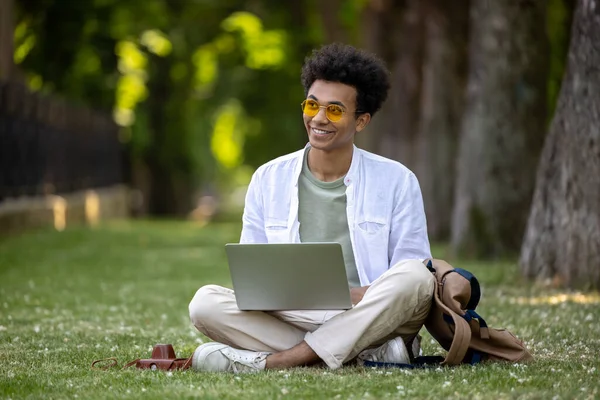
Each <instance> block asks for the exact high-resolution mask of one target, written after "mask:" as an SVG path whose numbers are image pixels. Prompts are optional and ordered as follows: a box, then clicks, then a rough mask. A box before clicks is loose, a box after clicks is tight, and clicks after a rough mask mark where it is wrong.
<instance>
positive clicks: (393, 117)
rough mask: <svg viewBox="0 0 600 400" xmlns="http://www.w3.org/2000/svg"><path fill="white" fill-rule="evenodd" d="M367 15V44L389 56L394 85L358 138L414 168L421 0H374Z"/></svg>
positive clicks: (421, 26)
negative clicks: (378, 110)
mask: <svg viewBox="0 0 600 400" xmlns="http://www.w3.org/2000/svg"><path fill="white" fill-rule="evenodd" d="M363 19H364V20H363V22H364V26H365V27H364V29H363V32H365V37H364V38H363V41H364V43H365V47H366V48H367V49H369V50H370V51H373V52H374V53H376V54H377V55H379V56H380V57H381V58H382V59H383V60H384V61H386V63H387V66H388V68H389V69H390V72H391V84H392V88H391V90H390V93H389V96H388V100H387V101H386V103H385V104H384V106H383V107H382V109H381V111H380V112H379V113H378V114H377V115H376V116H375V118H374V119H373V122H372V123H371V124H370V126H369V128H368V129H367V131H365V132H364V133H361V134H359V135H358V137H357V143H358V144H359V145H360V146H361V147H364V148H366V149H367V150H370V151H373V152H376V153H378V154H381V155H383V156H385V157H389V158H391V159H395V160H398V161H400V162H402V163H403V164H404V165H406V166H407V167H408V168H411V169H414V168H415V165H416V159H417V157H416V152H415V148H416V138H417V136H418V135H417V133H418V129H419V126H418V122H419V107H420V98H421V70H422V58H423V30H424V29H423V18H422V3H421V1H420V0H405V1H385V0H371V1H370V2H369V4H368V5H367V7H366V8H365V11H364V15H363Z"/></svg>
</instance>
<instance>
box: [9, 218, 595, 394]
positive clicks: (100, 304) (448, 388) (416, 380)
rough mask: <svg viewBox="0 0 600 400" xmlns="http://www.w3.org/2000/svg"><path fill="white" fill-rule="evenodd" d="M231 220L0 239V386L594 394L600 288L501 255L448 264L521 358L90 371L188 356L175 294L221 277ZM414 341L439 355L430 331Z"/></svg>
mask: <svg viewBox="0 0 600 400" xmlns="http://www.w3.org/2000/svg"><path fill="white" fill-rule="evenodd" d="M239 229H240V226H239V225H238V224H225V223H223V224H216V225H209V226H206V227H204V228H201V227H198V226H196V225H193V224H191V223H183V222H148V221H134V222H114V223H110V224H106V225H103V226H102V227H100V228H97V229H93V230H91V229H84V228H73V229H68V230H67V231H65V232H54V231H43V232H36V233H29V234H26V235H23V236H19V237H16V238H10V239H5V240H3V241H2V242H0V398H13V399H16V398H80V399H91V398H98V399H100V398H111V399H112V398H214V399H226V398H341V399H349V398H401V397H408V398H449V397H460V398H482V399H483V398H486V399H487V398H516V397H519V398H563V399H571V398H598V397H600V362H599V361H598V357H599V356H600V338H599V336H600V307H599V305H600V297H599V296H598V294H597V293H586V294H583V295H581V296H579V297H577V296H576V294H574V293H566V292H560V291H557V290H552V289H547V288H541V287H535V286H531V285H528V284H527V283H525V282H523V281H522V280H521V279H519V277H518V273H517V269H516V266H515V265H514V262H511V261H506V262H499V263H494V264H492V263H487V264H485V263H481V262H471V261H464V262H454V264H455V265H460V266H462V267H464V268H467V269H469V270H471V271H472V272H474V273H476V275H477V276H478V278H479V279H480V281H481V282H482V285H483V288H484V291H483V299H482V302H481V304H480V306H479V308H478V310H479V311H480V314H482V315H483V316H485V317H487V321H488V323H489V324H490V325H491V326H494V327H506V328H508V329H510V330H511V331H513V333H515V334H516V335H517V336H518V337H520V338H521V339H523V340H525V341H526V343H527V344H528V346H529V347H530V349H531V350H532V352H533V353H534V355H535V356H536V361H535V362H534V363H531V364H528V365H500V364H488V365H480V366H476V367H470V366H463V367H459V368H438V369H433V370H422V371H409V370H400V369H390V370H383V369H361V368H356V367H346V368H342V369H340V370H338V371H329V370H326V369H319V368H297V369H293V370H288V371H270V372H266V373H262V374H257V375H241V376H234V375H230V374H203V373H197V372H194V371H185V372H174V373H165V372H161V371H140V370H135V369H128V370H118V369H116V368H115V369H111V370H108V371H97V370H92V369H90V364H91V362H92V361H93V360H95V359H99V358H106V357H116V358H118V360H119V362H120V364H121V365H122V364H124V363H125V362H126V361H129V360H132V359H135V358H138V357H140V356H141V357H148V356H149V355H150V350H151V347H152V346H153V345H154V344H155V343H172V344H173V345H174V347H175V350H176V351H177V353H178V355H179V356H182V357H183V356H188V355H189V354H191V352H192V351H193V350H194V348H195V347H196V346H197V345H198V343H200V342H202V341H204V340H206V338H205V337H203V336H202V335H200V334H199V333H197V332H196V331H195V329H194V328H193V326H191V324H190V323H189V318H188V311H187V305H188V302H189V300H190V299H191V297H192V296H193V294H194V292H195V290H196V289H197V288H198V287H200V286H202V285H204V284H207V283H217V284H222V285H229V284H230V280H229V274H228V272H227V268H226V264H225V254H224V251H223V246H222V245H223V243H226V242H234V241H237V240H238V238H239ZM434 256H437V257H443V248H441V247H440V248H437V247H436V248H434ZM424 348H425V353H427V354H436V353H437V354H439V353H440V349H439V347H438V346H437V345H436V344H434V343H433V342H432V341H431V337H429V336H428V335H425V340H424Z"/></svg>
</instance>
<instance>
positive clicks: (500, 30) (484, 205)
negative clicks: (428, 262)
mask: <svg viewBox="0 0 600 400" xmlns="http://www.w3.org/2000/svg"><path fill="white" fill-rule="evenodd" d="M544 20H545V1H543V0H540V1H533V0H520V1H515V0H497V1H473V2H472V3H471V15H470V38H471V42H470V45H469V82H468V92H467V100H466V101H467V103H466V112H465V116H464V120H463V125H462V129H461V138H460V145H459V158H458V164H457V185H456V191H455V205H454V211H453V215H452V240H451V244H452V251H453V252H454V253H455V254H456V253H461V254H464V255H469V256H479V257H498V256H502V255H505V254H510V253H516V252H518V250H519V248H520V245H521V242H522V238H523V232H524V229H525V224H526V221H527V215H528V212H529V207H530V204H531V198H532V194H533V189H534V183H535V170H536V167H537V163H538V159H539V153H540V150H541V147H542V144H543V139H544V134H545V119H546V75H547V73H546V71H547V44H546V42H547V40H546V34H545V24H544V23H543V22H542V21H544Z"/></svg>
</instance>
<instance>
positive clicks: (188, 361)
mask: <svg viewBox="0 0 600 400" xmlns="http://www.w3.org/2000/svg"><path fill="white" fill-rule="evenodd" d="M192 358H193V357H190V358H187V359H185V363H184V364H183V366H182V367H181V368H176V369H181V370H186V369H188V368H190V367H191V366H192ZM140 360H141V358H136V359H135V360H133V361H129V362H128V363H127V364H125V365H123V367H122V368H121V369H126V368H129V367H132V366H134V365H136V364H137V363H138V361H140ZM178 360H182V359H174V360H172V361H173V362H175V361H178ZM103 362H110V363H109V364H107V365H101V366H97V364H99V363H103ZM112 367H118V361H117V359H116V358H114V357H110V358H103V359H100V360H95V361H94V362H92V366H91V368H92V369H96V370H107V369H109V368H112Z"/></svg>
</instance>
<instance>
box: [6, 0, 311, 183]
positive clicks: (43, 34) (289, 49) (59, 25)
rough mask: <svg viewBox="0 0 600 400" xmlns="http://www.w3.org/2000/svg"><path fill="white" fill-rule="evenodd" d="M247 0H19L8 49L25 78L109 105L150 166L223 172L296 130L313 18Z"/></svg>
mask: <svg viewBox="0 0 600 400" xmlns="http://www.w3.org/2000/svg"><path fill="white" fill-rule="evenodd" d="M246 3H247V2H245V1H242V0H227V1H216V0H215V1H202V2H192V1H186V2H173V1H168V0H148V1H145V2H142V3H141V2H139V1H135V0H123V1H116V0H96V1H90V2H75V3H73V2H66V1H55V2H49V1H48V2H38V1H34V0H25V1H23V2H20V3H19V4H18V7H17V11H18V13H17V14H18V25H17V27H16V30H15V60H16V61H17V63H18V64H19V65H20V67H21V68H22V69H23V70H25V71H26V72H27V74H28V76H29V84H30V87H31V88H32V89H34V90H44V91H49V92H59V93H61V94H64V95H65V96H67V97H68V98H70V99H71V100H76V101H79V102H81V103H85V104H88V105H90V106H92V107H100V108H102V109H105V110H107V111H108V110H112V115H113V118H114V120H115V121H116V122H117V123H118V124H119V125H121V126H122V127H123V132H122V135H121V137H122V139H123V141H124V143H125V144H126V145H127V147H128V148H129V151H130V155H131V157H132V158H133V159H137V160H139V161H141V162H142V163H146V164H148V165H149V166H150V168H151V171H152V173H153V175H155V174H158V171H159V170H160V171H162V172H161V173H160V174H164V175H166V176H169V175H172V174H180V175H181V176H185V177H186V178H185V180H187V181H188V182H190V183H191V185H192V186H199V185H200V183H201V182H203V181H213V180H215V179H218V180H219V181H221V182H223V181H225V182H227V181H231V180H232V179H235V178H234V177H235V176H237V175H239V174H238V172H237V169H238V168H242V169H245V168H249V167H250V168H254V167H256V166H258V165H259V164H261V163H263V162H265V161H267V160H268V159H270V158H273V157H275V156H276V155H280V154H282V153H285V152H289V151H292V150H295V149H297V148H298V147H299V146H302V145H303V143H304V141H305V138H304V133H303V129H302V124H301V123H300V121H301V118H300V112H299V107H298V105H297V104H299V103H300V101H301V100H302V97H303V93H302V89H301V87H300V84H299V72H300V65H301V62H302V60H303V58H304V55H305V54H304V50H303V49H306V48H310V47H313V46H314V45H315V43H314V42H313V41H312V39H311V36H310V35H303V34H299V32H301V31H303V30H308V31H311V25H310V23H308V22H307V21H308V19H307V20H298V18H297V16H295V15H290V13H289V5H287V4H285V2H276V3H271V2H260V1H259V2H255V4H253V5H247V4H246ZM307 11H308V12H309V13H310V12H312V13H315V12H316V11H314V10H307ZM314 29H316V28H314V27H313V28H312V30H314Z"/></svg>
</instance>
